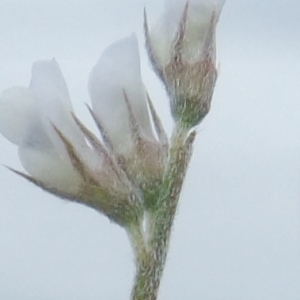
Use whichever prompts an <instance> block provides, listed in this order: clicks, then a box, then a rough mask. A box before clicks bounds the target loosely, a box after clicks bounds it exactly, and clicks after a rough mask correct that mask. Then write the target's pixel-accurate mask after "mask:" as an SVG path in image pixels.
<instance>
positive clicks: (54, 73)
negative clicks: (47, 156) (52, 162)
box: [30, 59, 85, 156]
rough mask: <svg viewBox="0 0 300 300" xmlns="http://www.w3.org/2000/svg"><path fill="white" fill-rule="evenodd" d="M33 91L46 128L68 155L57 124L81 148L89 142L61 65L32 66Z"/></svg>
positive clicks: (44, 63) (62, 151) (49, 62)
mask: <svg viewBox="0 0 300 300" xmlns="http://www.w3.org/2000/svg"><path fill="white" fill-rule="evenodd" d="M30 90H31V91H32V93H33V95H34V97H35V99H36V107H37V111H38V115H39V118H40V120H41V122H42V126H43V127H44V128H45V132H46V133H47V135H48V136H49V138H50V140H51V142H52V144H53V145H54V146H55V147H56V149H57V150H58V151H59V152H60V153H61V155H64V156H66V152H65V147H64V145H63V143H62V142H61V139H60V138H59V137H58V135H57V133H56V132H55V130H54V129H53V125H52V124H54V125H55V126H56V127H57V128H58V129H59V130H60V131H62V132H63V133H64V135H65V136H66V137H67V138H68V139H69V140H70V141H71V142H72V143H73V145H74V146H76V147H77V148H78V149H81V148H84V145H85V142H84V138H83V135H82V133H81V131H80V130H79V129H78V127H77V126H76V124H75V122H74V120H73V118H72V116H71V112H72V111H73V109H72V105H71V101H70V97H69V92H68V88H67V85H66V83H65V80H64V78H63V75H62V73H61V70H60V68H59V66H58V64H57V62H56V61H55V60H54V59H53V60H45V61H37V62H35V63H34V64H33V66H32V79H31V82H30Z"/></svg>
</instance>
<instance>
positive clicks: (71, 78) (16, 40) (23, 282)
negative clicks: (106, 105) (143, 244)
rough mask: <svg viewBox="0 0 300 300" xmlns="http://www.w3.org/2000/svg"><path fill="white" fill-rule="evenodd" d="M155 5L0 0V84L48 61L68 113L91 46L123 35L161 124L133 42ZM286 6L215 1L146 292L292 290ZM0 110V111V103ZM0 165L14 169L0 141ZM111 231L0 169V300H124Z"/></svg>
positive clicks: (298, 72)
mask: <svg viewBox="0 0 300 300" xmlns="http://www.w3.org/2000/svg"><path fill="white" fill-rule="evenodd" d="M144 5H146V7H147V11H148V15H149V22H150V24H153V23H154V22H155V20H156V19H157V18H158V17H159V15H160V14H161V12H162V10H163V1H161V0H151V1H150V0H148V1H146V2H143V1H141V0H122V1H120V0H110V1H104V0H98V1H92V0H85V1H83V0H60V1H58V0H52V1H48V0H0V35H1V43H0V91H2V90H4V89H6V88H8V87H11V86H13V85H23V86H28V84H29V81H30V77H31V65H32V63H33V62H34V61H36V60H38V59H50V58H52V57H55V58H56V60H57V61H58V63H59V64H60V66H61V69H62V71H63V73H64V76H65V79H66V81H67V83H68V86H69V91H70V94H71V98H72V101H73V104H74V107H75V110H76V112H77V114H78V116H79V117H80V118H81V119H82V120H84V121H85V122H86V123H87V124H88V125H89V126H90V127H91V128H94V125H93V122H92V120H91V118H90V117H89V114H88V112H87V111H86V107H85V104H84V103H85V102H89V99H88V93H87V88H86V86H87V80H88V76H89V72H90V70H91V69H92V67H93V66H94V65H95V63H96V62H97V60H98V58H99V56H100V54H101V53H102V51H103V50H104V49H105V47H106V46H107V45H108V44H110V43H111V42H114V41H115V40H116V39H119V38H122V37H125V36H126V35H129V34H131V32H132V31H135V32H137V34H138V36H139V41H140V49H141V58H142V67H143V78H144V81H145V84H146V85H147V87H148V90H149V93H150V95H151V97H152V99H153V101H154V103H155V105H156V107H157V110H158V111H159V113H160V115H161V117H162V119H163V122H164V125H165V127H166V129H167V131H168V133H170V132H171V129H172V122H171V118H170V114H169V108H168V99H167V97H166V94H165V91H164V89H163V87H162V85H161V83H160V82H159V81H158V80H157V78H156V77H155V75H154V74H153V73H152V70H151V67H150V64H149V62H148V60H147V56H146V54H145V51H144V40H143V34H142V22H143V17H142V16H143V7H144ZM299 15H300V2H299V1H298V0H286V1H281V0H272V1H271V0H265V1H259V0H249V1H240V0H227V3H226V4H225V7H224V10H223V13H222V15H221V19H220V23H219V27H218V44H217V45H218V58H219V64H220V67H219V69H220V72H219V73H220V74H219V79H218V83H217V88H216V90H215V95H214V100H213V104H212V109H211V112H210V114H209V115H208V116H207V118H206V120H205V121H204V122H203V124H202V125H201V126H200V127H199V129H198V132H199V134H198V139H197V142H196V145H195V152H194V156H193V160H192V163H191V167H190V169H189V172H188V176H187V180H186V182H185V186H184V191H183V193H182V199H181V204H180V207H179V212H178V215H177V220H176V224H175V227H174V232H173V238H172V241H171V245H170V253H169V257H168V262H167V266H166V269H165V273H164V278H163V281H162V284H161V289H160V297H159V299H166V300H167V299H170V300H171V299H172V300H183V299H184V300H185V299H187V300H190V299H191V300H193V299H205V300H268V299H272V300H299V299H300V279H299V278H300V118H299V116H300V38H299V32H300V23H299ZM0 116H1V112H0ZM0 163H1V164H4V165H8V166H11V167H13V168H16V169H19V170H22V166H21V164H20V163H19V160H18V154H17V148H16V147H15V146H14V145H12V144H10V143H9V142H8V141H7V140H6V139H5V138H4V137H2V136H0ZM133 276H134V264H133V255H132V252H131V249H130V245H129V242H128V240H127V237H126V234H125V232H124V231H123V230H122V229H121V228H119V227H117V226H116V225H113V224H111V223H110V222H109V221H108V220H107V219H106V218H104V217H103V216H101V215H99V214H98V213H97V212H95V211H93V210H91V209H89V208H86V207H83V206H80V205H75V204H71V203H67V202H65V201H62V200H59V199H57V198H55V197H54V196H51V195H48V194H46V193H45V192H43V191H41V190H40V189H38V188H36V187H34V186H33V185H31V184H29V183H27V182H26V181H24V180H23V179H22V178H19V177H17V176H16V175H15V174H13V173H11V172H9V171H8V170H7V169H6V168H4V167H0V298H1V299H3V300H6V299H7V300H41V299H42V300H53V299H64V300H95V299H108V300H117V299H118V300H119V299H124V300H125V299H129V295H130V290H131V285H132V281H133Z"/></svg>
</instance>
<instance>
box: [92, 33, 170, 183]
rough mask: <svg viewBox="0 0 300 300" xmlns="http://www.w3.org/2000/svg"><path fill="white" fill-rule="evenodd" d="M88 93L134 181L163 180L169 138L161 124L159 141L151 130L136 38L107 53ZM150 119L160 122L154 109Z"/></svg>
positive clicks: (158, 125) (116, 46) (112, 46)
mask: <svg viewBox="0 0 300 300" xmlns="http://www.w3.org/2000/svg"><path fill="white" fill-rule="evenodd" d="M89 92H90V97H91V100H92V105H93V110H94V113H95V115H96V118H97V120H98V122H99V123H100V126H101V128H102V129H101V130H102V132H103V134H104V135H105V136H106V137H105V139H108V140H109V146H110V147H111V148H112V149H113V151H114V153H115V154H116V155H117V156H118V158H119V159H120V160H121V161H123V163H124V167H125V168H126V171H127V172H128V173H129V174H130V175H131V176H132V177H133V180H135V181H137V182H138V183H139V184H140V185H144V184H147V183H149V182H150V183H151V181H153V180H156V179H158V178H160V177H161V176H162V171H163V167H164V159H165V154H166V153H165V151H164V150H165V148H164V147H165V146H166V143H167V138H166V137H165V135H164V133H163V129H162V127H161V126H160V124H158V123H156V124H155V125H157V126H156V129H157V130H158V135H159V138H160V140H159V141H157V140H156V138H155V135H154V132H153V130H152V126H151V123H150V118H149V112H148V107H147V94H146V91H145V88H144V85H143V82H142V78H141V70H140V55H139V50H138V43H137V39H136V36H135V35H134V34H132V35H131V36H130V37H127V38H125V39H122V40H120V41H118V42H116V43H114V44H112V45H111V46H109V47H108V48H107V49H106V50H105V51H104V53H103V54H102V56H101V57H100V59H99V61H98V63H97V65H96V66H95V67H94V69H93V70H92V73H91V75H90V79H89ZM149 105H151V103H149ZM151 116H152V118H154V122H159V120H158V117H157V115H155V111H154V110H153V108H152V109H151ZM158 127H159V128H158Z"/></svg>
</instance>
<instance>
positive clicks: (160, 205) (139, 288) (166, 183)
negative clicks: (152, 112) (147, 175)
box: [132, 128, 195, 300]
mask: <svg viewBox="0 0 300 300" xmlns="http://www.w3.org/2000/svg"><path fill="white" fill-rule="evenodd" d="M194 139H195V132H192V133H191V134H189V135H188V132H187V131H185V130H182V129H180V128H176V129H175V131H174V134H173V137H172V140H171V148H170V157H169V164H168V168H167V171H166V173H165V176H164V180H163V183H162V186H161V188H160V192H159V195H158V201H157V205H156V208H155V210H153V211H152V212H151V213H150V219H149V220H150V228H151V231H150V232H149V234H148V240H144V244H143V245H141V243H139V242H135V243H134V244H135V247H139V250H136V251H135V252H136V254H137V255H138V258H137V271H136V277H135V284H134V287H133V291H132V300H156V299H157V295H158V289H159V285H160V281H161V277H162V273H163V270H164V266H165V262H166V258H167V253H168V248H169V240H170V235H171V231H172V226H173V222H174V218H175V214H176V210H177V206H178V201H179V196H180V192H181V189H182V184H183V181H184V178H185V174H186V171H187V167H188V164H189V161H190V157H191V154H192V145H193V142H194ZM137 240H141V239H140V238H139V237H138V238H137Z"/></svg>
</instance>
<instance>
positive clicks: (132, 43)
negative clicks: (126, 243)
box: [0, 0, 224, 226]
mask: <svg viewBox="0 0 300 300" xmlns="http://www.w3.org/2000/svg"><path fill="white" fill-rule="evenodd" d="M223 4H224V0H216V1H210V0H190V1H186V0H166V1H165V12H164V14H163V15H162V17H161V19H160V20H159V22H157V24H156V25H155V26H153V28H152V29H151V30H150V29H149V28H148V23H147V18H146V13H145V37H146V48H147V50H148V55H149V59H150V61H151V63H152V66H153V68H154V70H155V72H156V73H157V74H158V76H159V77H160V79H161V80H162V81H163V83H164V85H165V88H166V90H167V92H168V94H169V97H170V107H171V112H172V115H173V118H174V121H175V124H176V128H181V129H184V130H185V131H186V132H188V131H189V130H190V129H191V128H193V127H194V126H196V125H198V124H199V123H200V122H201V120H202V119H203V118H204V117H205V115H206V114H207V113H208V111H209V108H210V103H211V98H212V94H213V90H214V86H215V82H216V78H217V71H216V58H215V28H216V23H217V21H218V18H219V15H220V12H221V9H222V6H223ZM88 89H89V94H90V98H91V102H92V107H91V108H90V107H89V110H90V113H91V115H92V117H93V119H94V121H95V123H96V125H97V127H98V129H99V133H100V135H99V137H98V136H97V135H96V134H94V133H92V132H91V131H90V130H89V129H88V128H87V127H86V126H85V125H84V124H83V123H82V122H81V121H80V120H79V119H78V118H77V117H76V115H75V114H74V111H73V108H72V104H71V101H70V96H69V92H68V88H67V85H66V83H65V80H64V78H63V75H62V73H61V70H60V68H59V66H58V64H57V62H56V61H55V60H54V59H53V60H45V61H37V62H35V63H34V64H33V67H32V78H31V82H30V85H29V87H28V88H25V87H13V88H10V89H7V90H5V91H4V92H3V93H2V96H1V99H0V132H1V133H2V134H3V135H4V136H5V137H6V138H7V139H9V140H10V141H11V142H13V143H14V144H16V145H17V146H18V149H19V157H20V160H21V163H22V165H23V166H24V168H25V170H26V171H27V172H28V174H29V175H28V174H25V173H22V172H19V171H16V170H13V171H14V172H16V173H18V174H19V175H21V176H23V177H25V178H26V179H28V180H29V181H31V182H33V183H34V184H36V185H38V186H39V187H41V188H43V189H44V190H47V191H48V192H51V193H53V194H55V195H57V196H59V197H61V198H64V199H68V200H71V201H75V202H79V203H82V204H85V205H88V206H90V207H93V208H95V209H97V210H98V211H100V212H102V213H104V214H105V215H107V216H108V217H109V218H110V219H111V220H113V221H115V222H116V223H118V224H120V225H122V226H129V225H130V224H132V223H140V222H141V221H140V220H141V219H142V218H143V214H144V211H145V209H146V210H147V206H151V203H149V199H147V195H149V194H151V192H152V191H153V190H157V189H158V187H160V186H161V184H162V183H163V180H164V178H165V177H166V173H167V170H168V168H169V169H172V168H170V164H171V162H170V158H169V156H170V154H169V141H168V138H167V136H166V134H165V132H164V129H163V127H162V124H161V121H160V119H159V117H158V115H157V113H156V111H155V109H154V106H153V104H152V103H151V100H150V98H149V96H148V94H147V92H146V90H145V87H144V84H143V82H142V78H141V70H140V57H139V51H138V43H137V39H136V36H135V35H134V34H132V35H131V36H129V37H127V38H124V39H122V40H120V41H117V42H115V43H114V44H112V45H111V46H109V47H108V48H107V49H106V50H105V51H104V53H103V54H102V56H101V57H100V59H99V61H98V63H97V64H96V66H95V67H94V68H93V70H92V72H91V74H90V78H89V84H88ZM173 167H174V166H173ZM169 175H170V174H168V176H169ZM171 175H172V174H171ZM179 192H180V191H179ZM156 196H157V195H156ZM148 198H149V197H148ZM150 198H151V197H150ZM150 200H151V199H150ZM147 201H148V202H147Z"/></svg>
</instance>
